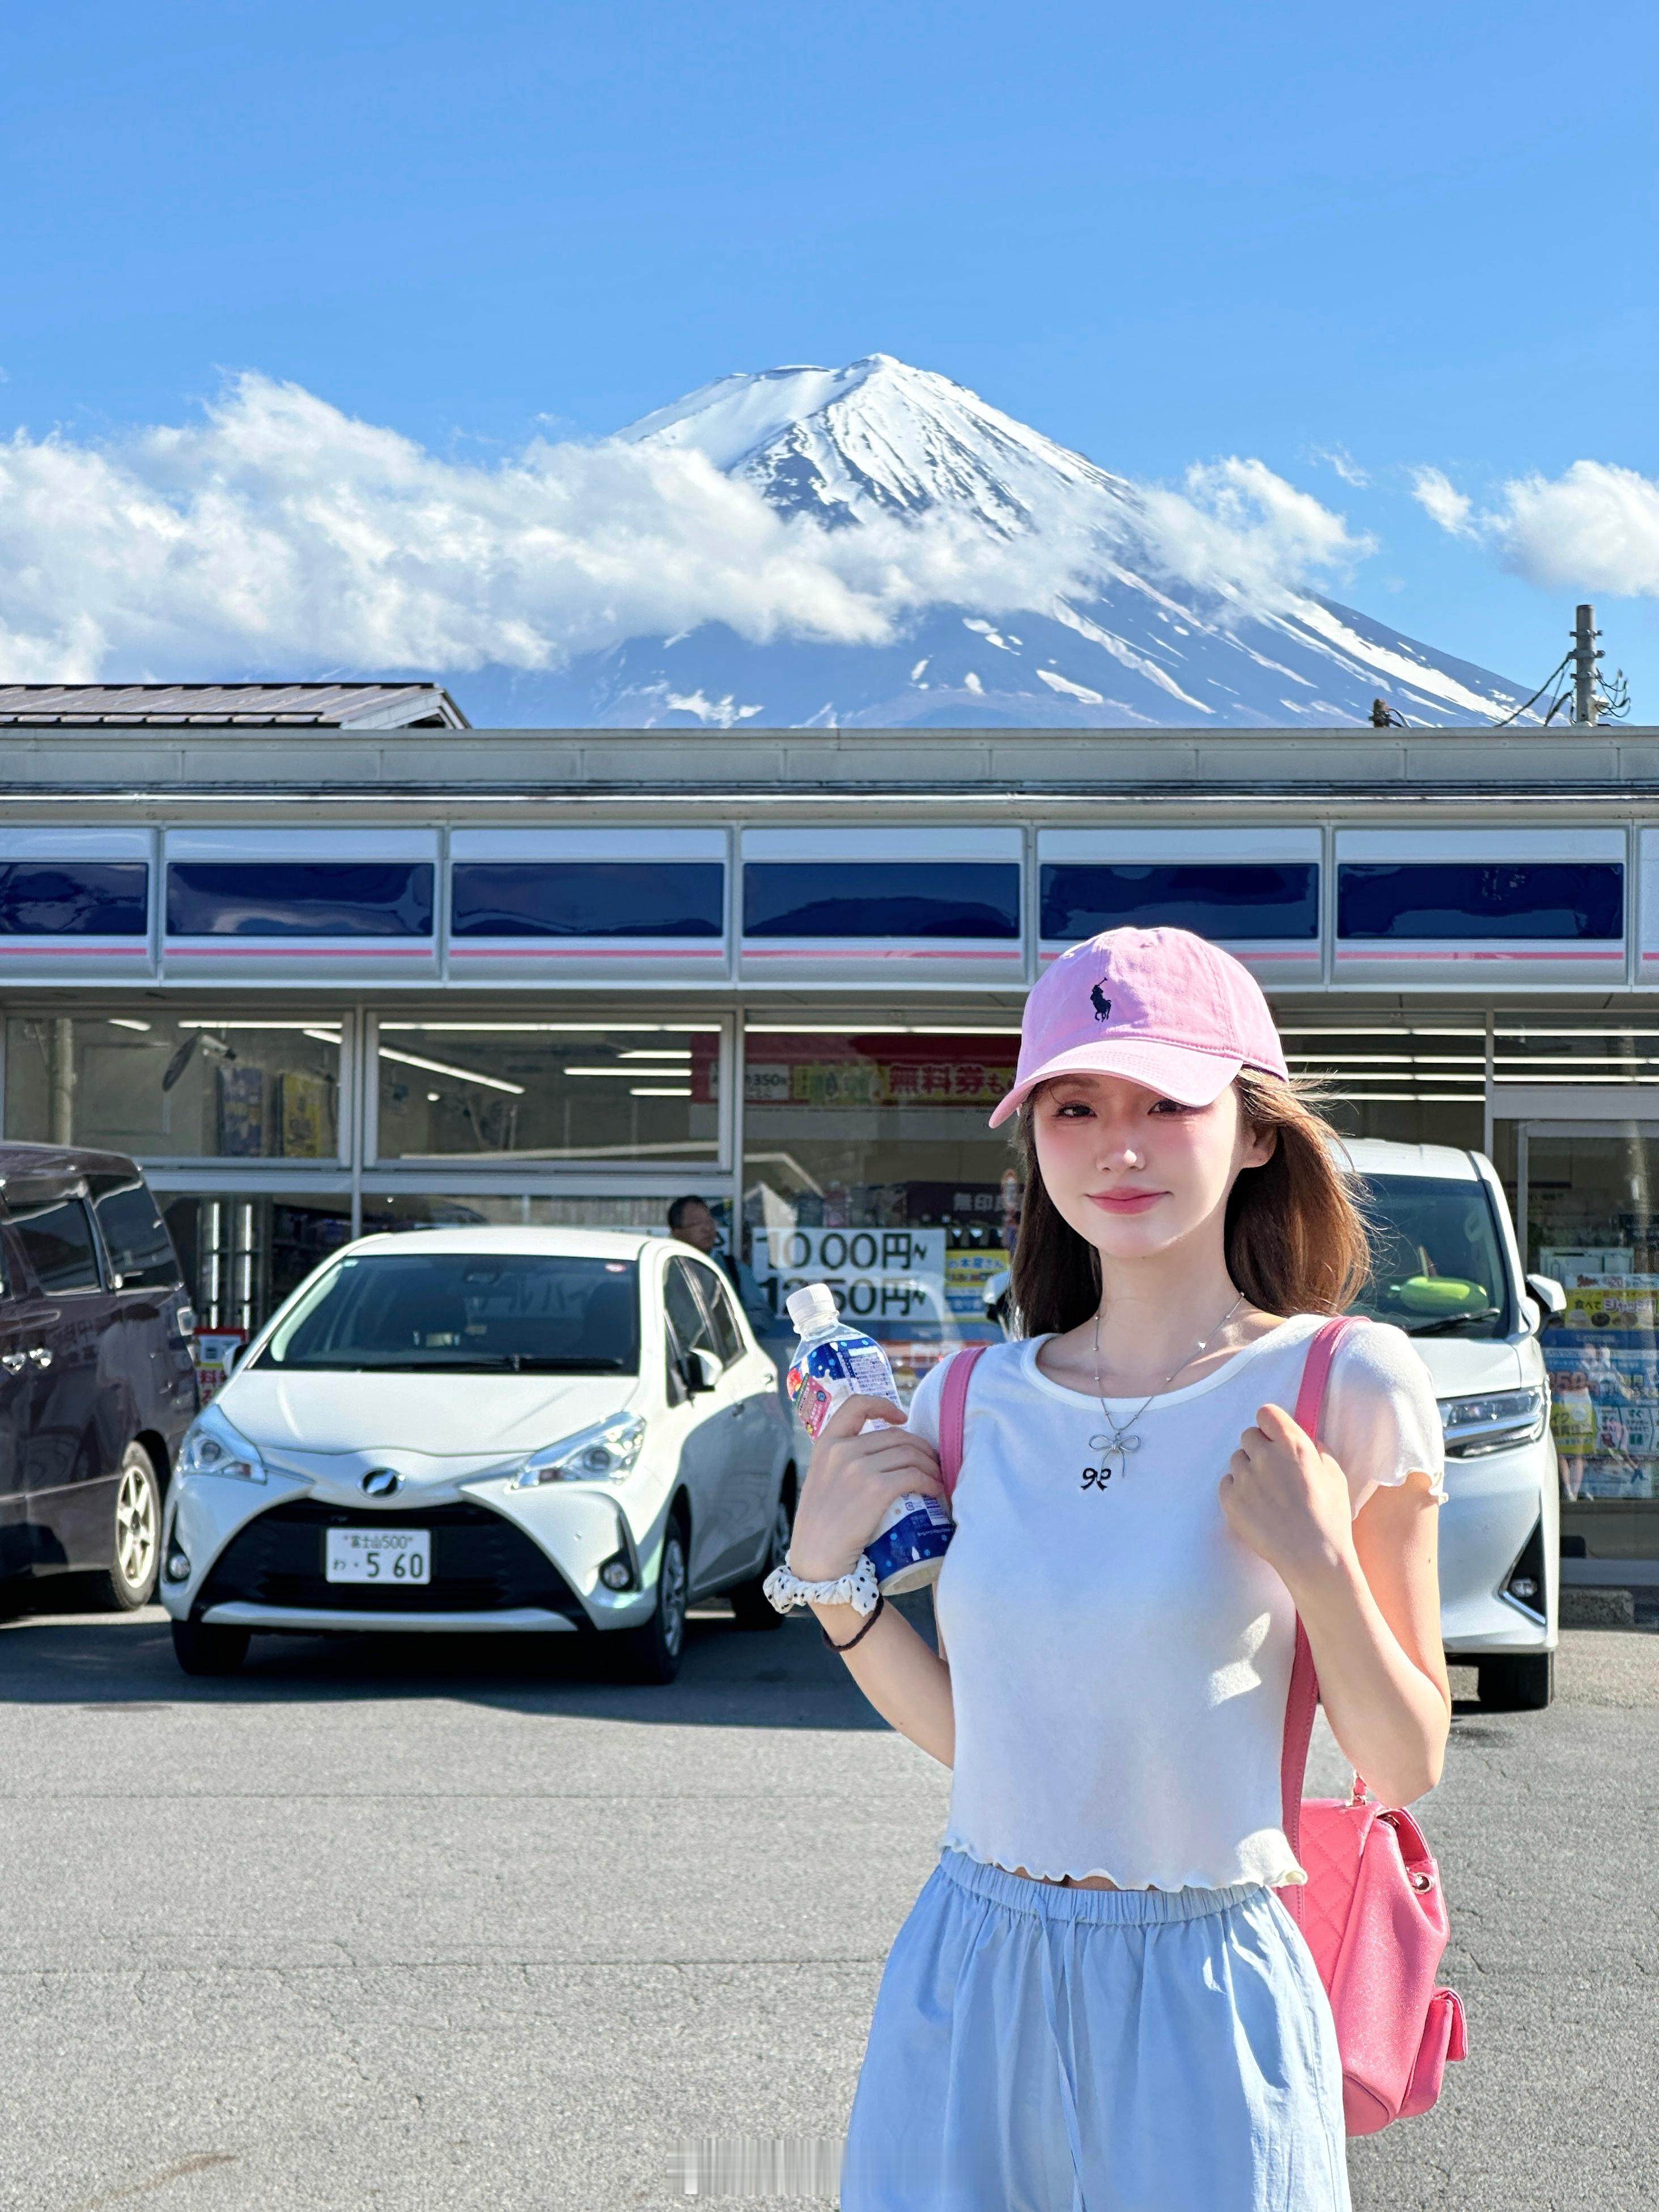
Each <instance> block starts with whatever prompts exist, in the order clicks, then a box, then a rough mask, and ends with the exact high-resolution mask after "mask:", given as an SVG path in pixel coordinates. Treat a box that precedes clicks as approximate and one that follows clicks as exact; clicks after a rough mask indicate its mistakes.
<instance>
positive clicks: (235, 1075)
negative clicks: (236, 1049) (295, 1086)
mask: <svg viewBox="0 0 1659 2212" xmlns="http://www.w3.org/2000/svg"><path fill="white" fill-rule="evenodd" d="M264 1149H265V1072H264V1068H262V1067H254V1066H251V1065H250V1064H249V1062H248V1061H246V1060H221V1061H220V1062H219V1152H220V1155H221V1157H222V1158H225V1159H232V1160H235V1159H258V1158H259V1157H260V1156H261V1155H262V1154H263V1152H264Z"/></svg>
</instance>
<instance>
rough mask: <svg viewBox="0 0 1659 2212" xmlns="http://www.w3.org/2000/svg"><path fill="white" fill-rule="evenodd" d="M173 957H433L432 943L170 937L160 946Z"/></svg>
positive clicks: (406, 958)
mask: <svg viewBox="0 0 1659 2212" xmlns="http://www.w3.org/2000/svg"><path fill="white" fill-rule="evenodd" d="M161 951H162V955H163V957H165V958H167V959H173V960H435V959H436V958H437V947H436V946H435V945H388V946H386V948H385V949H384V950H379V951H364V950H363V948H362V946H361V945H310V944H307V942H306V940H305V939H303V938H298V939H289V940H288V942H287V943H285V944H283V945H196V944H192V943H191V941H190V940H189V939H184V940H183V941H182V942H178V941H175V940H174V939H172V938H169V939H167V943H166V944H165V945H163V946H162V947H161Z"/></svg>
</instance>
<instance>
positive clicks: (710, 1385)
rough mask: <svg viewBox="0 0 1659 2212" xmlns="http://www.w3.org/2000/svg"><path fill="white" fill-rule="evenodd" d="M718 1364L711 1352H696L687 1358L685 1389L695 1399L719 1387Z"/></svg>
mask: <svg viewBox="0 0 1659 2212" xmlns="http://www.w3.org/2000/svg"><path fill="white" fill-rule="evenodd" d="M685 1387H686V1389H688V1390H689V1391H690V1394H691V1395H692V1396H693V1397H694V1398H696V1397H698V1396H700V1395H702V1393H703V1392H704V1391H708V1390H714V1389H718V1388H719V1387H720V1362H719V1360H718V1359H716V1358H715V1357H714V1353H713V1352H703V1351H702V1350H698V1351H696V1352H692V1353H690V1356H689V1357H688V1358H687V1360H686V1363H685Z"/></svg>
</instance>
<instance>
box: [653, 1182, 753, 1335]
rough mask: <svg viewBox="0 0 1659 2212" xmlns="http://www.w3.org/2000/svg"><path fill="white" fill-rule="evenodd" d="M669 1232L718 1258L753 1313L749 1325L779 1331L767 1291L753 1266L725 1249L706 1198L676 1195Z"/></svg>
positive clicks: (748, 1311)
mask: <svg viewBox="0 0 1659 2212" xmlns="http://www.w3.org/2000/svg"><path fill="white" fill-rule="evenodd" d="M668 1233H669V1235H670V1236H671V1237H673V1238H675V1239H676V1241H677V1242H678V1243H681V1244H690V1245H691V1246H692V1247H693V1249H695V1250H696V1251H699V1252H702V1253H704V1254H705V1255H707V1256H708V1258H709V1259H711V1260H712V1261H714V1265H715V1266H716V1267H718V1268H719V1269H720V1273H722V1274H723V1275H724V1276H725V1277H726V1280H727V1281H728V1282H729V1283H730V1284H731V1285H732V1289H733V1290H734V1291H736V1292H737V1294H738V1304H740V1305H741V1306H742V1308H743V1310H744V1313H745V1314H747V1316H749V1326H750V1328H752V1329H753V1330H754V1332H755V1334H756V1335H757V1336H764V1335H766V1334H769V1333H772V1334H775V1333H776V1330H777V1327H778V1317H777V1316H776V1315H775V1313H774V1312H773V1310H772V1309H771V1307H770V1305H769V1304H768V1303H767V1297H766V1293H765V1291H763V1290H762V1288H761V1286H760V1285H759V1284H758V1283H757V1281H756V1279H755V1276H754V1272H753V1270H752V1269H751V1268H750V1267H747V1266H746V1265H745V1264H744V1261H741V1260H739V1259H738V1255H737V1254H736V1253H735V1252H728V1251H727V1250H726V1249H725V1239H724V1238H723V1237H722V1236H721V1234H720V1224H719V1222H718V1221H716V1220H715V1218H714V1214H713V1213H712V1212H711V1211H710V1210H709V1206H708V1200H706V1199H702V1198H696V1197H691V1196H688V1197H685V1198H677V1199H675V1200H673V1201H672V1202H671V1205H670V1206H669V1208H668Z"/></svg>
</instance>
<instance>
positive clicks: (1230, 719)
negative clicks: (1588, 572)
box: [468, 354, 1525, 728]
mask: <svg viewBox="0 0 1659 2212" xmlns="http://www.w3.org/2000/svg"><path fill="white" fill-rule="evenodd" d="M617 435H618V438H619V440H621V441H625V442H628V443H630V444H634V445H638V446H647V447H650V446H657V447H663V448H678V449H682V450H684V449H690V450H693V451H696V453H701V454H702V456H703V457H704V458H705V459H707V460H708V462H710V463H711V464H712V465H714V467H715V468H717V469H719V470H720V471H722V472H723V473H725V474H726V475H728V476H730V477H733V478H735V479H738V480H740V481H742V482H744V483H747V484H749V485H750V486H752V487H753V488H754V489H756V490H757V492H759V494H760V495H761V496H762V497H763V499H764V500H765V501H767V503H768V505H769V506H770V507H772V508H773V509H774V510H775V512H777V513H779V514H781V515H782V516H785V517H787V518H790V519H792V520H796V521H799V523H800V524H801V525H803V526H808V527H811V526H817V527H819V528H823V529H828V530H831V531H835V532H859V533H862V536H861V537H860V538H857V539H854V540H851V541H849V539H848V538H846V537H845V536H839V537H838V538H837V540H836V542H837V543H838V544H841V545H842V547H843V548H846V547H848V545H849V543H850V544H855V545H860V546H861V545H862V544H863V543H864V541H865V540H866V539H867V541H868V546H869V555H870V559H871V562H872V564H880V563H889V564H894V565H895V566H896V568H897V569H898V570H899V571H900V572H901V573H902V574H904V575H905V576H906V577H907V578H908V579H910V580H912V581H913V583H914V586H915V590H914V597H915V600H916V601H917V602H918V605H919V611H917V612H916V613H915V615H914V616H913V617H911V618H910V619H909V620H908V622H907V623H905V624H904V627H903V634H902V636H899V637H896V639H895V640H894V641H893V642H891V643H890V644H881V645H862V644H860V645H847V644H829V643H819V642H815V641H805V640H801V639H799V638H795V637H780V638H776V639H775V640H773V641H769V642H763V643H756V642H752V641H748V640H745V639H743V638H740V637H739V636H738V635H737V634H736V633H735V632H733V631H732V630H730V629H726V627H725V626H724V625H723V624H719V623H705V624H703V625H702V626H701V627H700V628H698V629H694V630H692V631H690V632H689V633H687V634H685V635H681V636H679V637H676V638H672V639H664V640H654V641H651V640H645V639H640V638H635V639H630V640H629V641H626V642H624V643H623V644H622V645H620V646H618V647H613V648H612V649H611V651H610V652H608V653H603V654H597V655H592V656H590V657H589V658H588V659H585V660H582V661H579V662H577V663H575V664H574V665H572V666H571V667H570V668H568V670H567V671H564V672H563V673H562V674H561V675H559V676H556V677H554V676H533V677H523V678H513V679H510V680H509V682H508V685H507V694H506V696H505V698H504V700H503V701H502V706H503V707H506V708H510V711H511V713H512V717H513V720H526V719H542V720H549V721H556V722H561V723H564V722H580V723H587V724H590V725H597V726H611V727H629V726H657V725H661V724H680V725H682V726H684V725H688V724H690V725H695V724H702V725H705V726H720V727H733V726H745V725H747V726H762V727H778V726H794V727H799V726H866V727H870V726H877V727H879V726H899V725H908V726H926V725H933V726H945V727H956V726H976V725H987V724H990V725H1001V726H1060V727H1081V728H1091V727H1092V728H1124V727H1134V726H1146V727H1153V726H1211V727H1221V726H1239V725H1245V726H1284V725H1292V726H1294V725H1296V724H1298V723H1299V724H1302V725H1304V726H1309V727H1318V726H1330V725H1333V724H1342V723H1362V722H1364V721H1366V720H1369V717H1370V704H1371V701H1372V699H1373V698H1374V697H1375V696H1377V695H1379V694H1381V695H1382V696H1384V697H1385V698H1387V699H1388V700H1389V702H1390V704H1391V705H1393V706H1394V707H1395V708H1397V709H1398V710H1399V711H1400V712H1401V714H1404V715H1405V716H1406V718H1407V720H1409V721H1412V722H1414V723H1422V724H1445V723H1457V722H1488V721H1492V720H1496V719H1497V718H1498V716H1499V715H1501V714H1507V713H1508V712H1510V710H1511V709H1512V708H1515V707H1516V705H1517V704H1518V703H1519V702H1520V701H1521V699H1522V697H1524V696H1525V693H1524V691H1523V690H1522V689H1520V688H1518V687H1517V686H1516V685H1515V684H1511V683H1510V682H1508V681H1506V680H1505V679H1504V678H1501V677H1498V676H1495V675H1493V674H1492V673H1491V671H1487V670H1485V669H1481V668H1478V667H1475V666H1474V665H1472V664H1470V663H1468V662H1467V661H1464V660H1462V659H1457V658H1455V657H1454V656H1452V655H1449V654H1447V653H1442V652H1440V651H1438V650H1437V649H1435V648H1433V647H1428V646H1425V645H1423V644H1420V643H1419V642H1417V641H1415V640H1413V639H1410V638H1406V637H1401V635H1399V634H1398V632H1397V631H1395V630H1394V629H1391V628H1390V627H1389V625H1387V624H1385V623H1379V622H1377V621H1376V620H1374V619H1373V618H1371V617H1367V616H1365V615H1363V614H1360V613H1358V612H1356V611H1353V610H1352V609H1350V608H1347V607H1344V606H1341V605H1337V604H1336V603H1335V602H1334V601H1333V600H1330V599H1326V598H1324V597H1322V596H1320V595H1319V594H1317V593H1316V592H1312V591H1311V590H1310V589H1308V588H1307V587H1306V586H1304V585H1303V584H1302V583H1301V582H1300V580H1299V573H1298V563H1297V560H1295V559H1287V560H1285V561H1284V562H1280V563H1279V566H1278V568H1274V566H1273V563H1272V562H1267V563H1266V564H1265V565H1264V563H1263V561H1262V557H1261V553H1260V551H1259V550H1258V549H1259V547H1260V544H1261V538H1262V532H1261V531H1260V530H1258V531H1257V532H1256V533H1255V535H1254V536H1252V534H1251V533H1250V532H1249V531H1248V530H1245V529H1243V528H1241V526H1240V512H1241V506H1242V505H1243V504H1247V503H1248V501H1249V499H1251V498H1252V497H1258V498H1259V496H1260V494H1261V487H1262V486H1263V485H1266V486H1267V487H1269V488H1271V491H1270V495H1271V496H1273V497H1275V498H1277V499H1278V500H1279V503H1280V507H1281V508H1282V510H1283V512H1282V513H1269V514H1268V515H1267V518H1266V520H1267V522H1268V523H1269V524H1270V525H1274V524H1276V525H1278V526H1280V528H1281V534H1282V535H1284V536H1285V538H1286V539H1287V541H1288V542H1289V544H1290V548H1291V552H1292V553H1293V554H1295V553H1297V552H1299V551H1301V550H1304V547H1303V540H1304V539H1307V540H1309V542H1310V544H1312V546H1313V550H1314V557H1315V558H1316V557H1317V556H1318V551H1319V545H1320V540H1319V537H1318V532H1319V531H1320V530H1321V529H1325V530H1326V531H1327V532H1329V530H1330V528H1331V527H1332V526H1334V529H1335V532H1336V533H1337V536H1338V538H1340V543H1341V544H1342V545H1343V546H1346V547H1350V548H1351V547H1352V544H1353V541H1352V540H1348V539H1346V538H1345V537H1342V536H1341V526H1340V522H1338V521H1337V520H1336V518H1333V517H1330V516H1328V515H1327V514H1325V513H1324V511H1323V510H1322V509H1321V508H1319V507H1316V504H1315V502H1313V501H1309V500H1306V499H1305V497H1304V495H1300V494H1297V493H1296V492H1294V491H1293V490H1292V489H1291V487H1289V486H1286V485H1284V484H1282V483H1279V480H1278V479H1276V478H1273V477H1270V476H1269V475H1268V473H1267V471H1264V470H1261V468H1260V466H1259V465H1257V464H1253V463H1233V464H1224V465H1222V471H1221V472H1220V477H1219V495H1218V499H1217V500H1216V501H1213V502H1212V504H1211V506H1210V507H1207V508H1203V507H1197V506H1194V504H1193V503H1192V502H1191V501H1189V500H1187V499H1184V498H1183V497H1182V495H1176V494H1171V493H1169V492H1167V491H1164V490H1161V489H1157V488H1143V487H1141V486H1139V485H1137V484H1135V483H1131V482H1130V481H1129V480H1128V479H1127V478H1125V477H1118V476H1114V475H1112V474H1111V473H1109V471H1107V470H1105V469H1103V468H1100V467H1098V466H1097V465H1096V464H1095V463H1094V462H1092V461H1090V460H1088V459H1085V458H1084V457H1083V456H1082V455H1080V454H1078V453H1072V452H1069V451H1068V450H1067V449H1066V447H1062V446H1059V445H1056V444H1055V443H1054V441H1052V440H1051V439H1048V438H1045V437H1043V436H1042V435H1041V433H1039V432H1037V431H1036V430H1033V429H1031V428H1029V427H1028V426H1027V425H1025V424H1024V423H1022V422H1016V421H1015V420H1014V419H1013V418H1012V416H1007V415H1005V414H1003V413H1001V412H1000V410H998V409H996V408H994V407H992V406H990V405H988V404H987V403H986V402H985V401H984V400H982V399H981V398H978V397H977V396H976V395H975V393H973V392H969V391H967V390H966V389H965V388H964V387H963V386H961V385H958V384H953V383H951V381H950V380H949V379H948V378H945V377H943V376H939V375H936V374H933V373H932V372H930V371H927V370H924V369H917V368H910V367H909V366H908V365H907V364H906V363H905V362H899V361H896V360H894V359H893V358H892V357H891V356H889V355H886V354H872V355H871V356H869V357H868V358H867V359H866V360H864V361H860V362H853V363H852V364H851V365H850V366H848V367H847V368H835V369H827V368H778V369H770V370H765V371H763V372H761V373H760V374H754V375H734V376H726V377H722V378H720V379H719V380H717V381H716V382H714V383H713V384H709V385H705V386H703V387H702V389H701V390H700V391H697V392H691V393H690V394H689V395H688V396H687V397H686V398H684V399H681V400H678V401H677V402H676V403H675V404H673V405H671V406H669V407H665V408H661V409H659V410H657V411H656V412H655V413H653V414H651V415H647V416H644V417H642V418H641V420H640V421H639V422H635V423H633V424H631V425H629V428H626V429H625V430H623V431H621V432H619V433H618V434H617ZM1228 471H1231V473H1228ZM1253 471H1254V474H1253V473H1252V472H1253ZM1256 519H1257V520H1260V518H1259V517H1258V518H1256ZM1267 535H1268V537H1269V538H1271V536H1272V532H1271V530H1269V532H1267ZM1302 565H1303V567H1305V565H1306V564H1305V562H1304V563H1303V564H1302ZM499 688H500V685H499V681H496V682H494V683H492V682H490V681H489V680H488V679H487V680H486V682H485V684H483V686H482V687H481V686H480V685H479V684H478V680H477V678H474V679H471V681H470V682H469V685H468V696H469V701H470V702H472V701H474V699H475V694H476V693H477V691H478V690H480V689H482V690H483V694H484V696H483V698H482V699H479V700H477V703H476V704H475V705H474V708H473V711H474V718H475V720H477V719H486V718H487V715H488V713H489V711H492V710H494V711H500V710H499V709H494V708H493V702H492V700H491V696H490V695H491V693H492V692H493V691H494V690H496V689H499ZM479 707H483V708H485V710H486V711H485V714H480V713H479V711H478V708H479Z"/></svg>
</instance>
